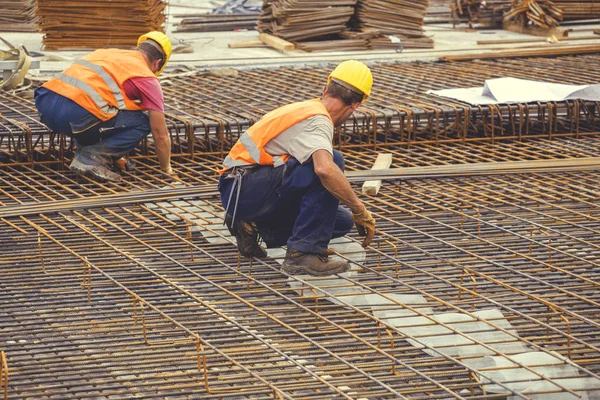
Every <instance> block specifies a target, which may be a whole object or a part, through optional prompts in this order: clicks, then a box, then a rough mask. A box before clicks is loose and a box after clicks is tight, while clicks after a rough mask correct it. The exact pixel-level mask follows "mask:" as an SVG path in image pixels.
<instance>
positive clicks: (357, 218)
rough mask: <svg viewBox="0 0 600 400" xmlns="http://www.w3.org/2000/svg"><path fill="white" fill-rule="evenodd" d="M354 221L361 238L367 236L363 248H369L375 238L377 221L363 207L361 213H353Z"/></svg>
mask: <svg viewBox="0 0 600 400" xmlns="http://www.w3.org/2000/svg"><path fill="white" fill-rule="evenodd" d="M352 220H353V221H354V223H355V224H356V229H357V230H358V234H359V236H366V237H365V240H363V242H362V247H367V246H368V245H369V244H371V240H373V236H375V219H374V218H373V216H372V215H371V213H370V212H369V210H367V207H365V206H363V210H362V211H361V212H360V213H357V214H355V213H352Z"/></svg>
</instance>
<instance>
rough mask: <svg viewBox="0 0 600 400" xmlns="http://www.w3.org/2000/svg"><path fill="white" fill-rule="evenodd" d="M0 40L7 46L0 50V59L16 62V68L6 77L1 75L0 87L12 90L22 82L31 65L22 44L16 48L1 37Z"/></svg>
mask: <svg viewBox="0 0 600 400" xmlns="http://www.w3.org/2000/svg"><path fill="white" fill-rule="evenodd" d="M0 40H2V42H4V44H6V45H7V46H8V47H9V49H8V50H0V60H2V61H16V62H17V66H16V68H14V69H13V70H12V72H11V73H10V74H9V75H8V76H7V77H2V80H1V81H0V89H4V90H13V89H16V88H17V87H18V86H19V85H21V83H23V80H24V79H25V75H27V71H29V67H30V66H31V57H30V56H29V53H28V52H27V49H26V48H25V47H24V46H19V47H18V48H16V47H14V46H13V45H12V44H10V43H9V42H7V41H6V40H4V39H3V38H1V37H0Z"/></svg>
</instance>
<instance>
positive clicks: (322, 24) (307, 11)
mask: <svg viewBox="0 0 600 400" xmlns="http://www.w3.org/2000/svg"><path fill="white" fill-rule="evenodd" d="M355 4H356V0H327V1H325V2H322V1H321V2H319V1H314V0H293V1H284V0H265V2H264V4H263V11H262V14H261V16H260V17H259V22H258V31H259V32H263V33H270V34H273V35H275V36H278V37H281V38H283V39H286V40H292V41H296V40H305V39H310V38H315V37H320V36H327V35H334V34H337V33H340V32H341V31H343V30H344V29H345V27H346V23H347V22H348V20H349V19H350V17H351V16H352V14H353V13H354V5H355Z"/></svg>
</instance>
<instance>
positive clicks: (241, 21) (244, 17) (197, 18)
mask: <svg viewBox="0 0 600 400" xmlns="http://www.w3.org/2000/svg"><path fill="white" fill-rule="evenodd" d="M175 17H178V16H177V15H176V16H175ZM179 17H184V18H183V19H182V20H181V22H180V23H179V25H177V30H176V31H175V32H220V31H233V30H236V29H254V27H255V26H256V23H257V21H258V15H256V14H198V15H189V14H185V15H181V16H179Z"/></svg>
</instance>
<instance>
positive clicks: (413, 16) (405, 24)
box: [352, 0, 433, 47]
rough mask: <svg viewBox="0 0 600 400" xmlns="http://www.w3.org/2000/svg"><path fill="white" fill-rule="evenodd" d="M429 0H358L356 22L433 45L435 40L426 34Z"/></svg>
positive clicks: (422, 44) (415, 44) (417, 43)
mask: <svg viewBox="0 0 600 400" xmlns="http://www.w3.org/2000/svg"><path fill="white" fill-rule="evenodd" d="M428 5H429V1H428V0H420V1H404V0H358V2H357V5H356V15H355V18H354V20H353V22H352V25H353V26H355V27H357V28H359V29H360V28H374V29H377V30H378V31H379V32H380V33H381V34H382V35H394V36H396V37H398V38H399V39H400V40H401V41H402V42H404V43H406V44H407V47H408V43H411V41H412V40H413V39H418V40H417V41H414V42H412V46H411V47H433V41H432V40H431V39H430V38H427V37H425V35H424V34H423V19H424V17H425V14H426V12H427V7H428Z"/></svg>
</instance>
